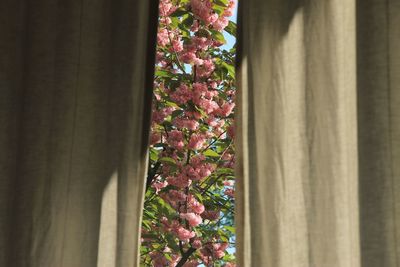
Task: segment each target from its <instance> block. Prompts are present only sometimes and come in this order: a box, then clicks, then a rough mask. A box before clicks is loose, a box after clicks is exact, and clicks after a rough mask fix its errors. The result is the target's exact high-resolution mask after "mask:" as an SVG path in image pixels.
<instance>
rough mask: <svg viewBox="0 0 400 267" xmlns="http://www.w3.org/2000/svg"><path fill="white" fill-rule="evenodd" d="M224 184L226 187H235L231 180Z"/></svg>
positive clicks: (225, 181)
mask: <svg viewBox="0 0 400 267" xmlns="http://www.w3.org/2000/svg"><path fill="white" fill-rule="evenodd" d="M222 183H223V185H225V186H232V185H233V181H229V180H224V181H223V182H222Z"/></svg>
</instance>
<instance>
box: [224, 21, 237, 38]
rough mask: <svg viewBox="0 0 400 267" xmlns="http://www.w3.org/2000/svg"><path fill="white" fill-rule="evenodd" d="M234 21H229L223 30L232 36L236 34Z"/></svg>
mask: <svg viewBox="0 0 400 267" xmlns="http://www.w3.org/2000/svg"><path fill="white" fill-rule="evenodd" d="M236 28H237V26H236V23H235V22H233V21H229V24H228V26H226V27H225V31H226V32H227V33H229V34H231V35H233V36H236Z"/></svg>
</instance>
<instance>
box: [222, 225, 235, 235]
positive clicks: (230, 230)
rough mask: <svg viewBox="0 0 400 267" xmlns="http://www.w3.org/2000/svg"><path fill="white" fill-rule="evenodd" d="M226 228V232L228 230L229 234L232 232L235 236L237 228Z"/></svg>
mask: <svg viewBox="0 0 400 267" xmlns="http://www.w3.org/2000/svg"><path fill="white" fill-rule="evenodd" d="M224 228H225V229H226V230H228V231H229V232H231V233H232V234H234V233H235V232H236V228H235V227H233V226H225V227H224Z"/></svg>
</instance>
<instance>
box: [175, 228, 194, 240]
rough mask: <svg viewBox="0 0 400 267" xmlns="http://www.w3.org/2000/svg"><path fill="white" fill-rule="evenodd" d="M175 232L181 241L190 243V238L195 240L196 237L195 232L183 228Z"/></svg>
mask: <svg viewBox="0 0 400 267" xmlns="http://www.w3.org/2000/svg"><path fill="white" fill-rule="evenodd" d="M173 231H174V232H175V234H176V235H177V236H178V238H179V240H182V241H189V239H190V238H193V237H195V236H196V233H195V232H193V231H190V230H187V229H185V228H184V227H183V226H178V227H177V228H176V229H174V230H173Z"/></svg>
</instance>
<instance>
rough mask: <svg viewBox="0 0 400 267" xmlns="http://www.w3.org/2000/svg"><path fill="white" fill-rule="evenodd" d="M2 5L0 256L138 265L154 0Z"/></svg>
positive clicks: (29, 261)
mask: <svg viewBox="0 0 400 267" xmlns="http://www.w3.org/2000/svg"><path fill="white" fill-rule="evenodd" d="M0 13H1V14H0V53H1V54H0V68H1V69H0V94H1V95H0V147H1V151H0V266H4V267H6V266H7V267H23V266H24V267H28V266H29V267H89V266H101V267H114V266H115V267H128V266H138V264H137V255H136V253H137V252H138V244H139V242H138V241H139V226H140V214H141V207H142V198H143V189H144V176H145V173H146V155H147V152H146V149H147V139H148V138H147V135H148V128H149V125H148V122H149V115H150V110H151V109H150V106H151V105H150V102H151V89H152V75H153V64H154V60H153V58H154V44H155V33H156V21H157V3H156V1H152V0H141V1H139V0H136V1H132V0H77V1H62V0H57V1H55V0H35V1H23V0H2V1H0Z"/></svg>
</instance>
